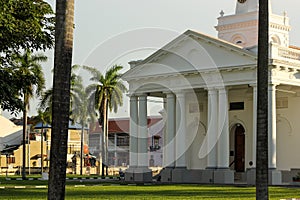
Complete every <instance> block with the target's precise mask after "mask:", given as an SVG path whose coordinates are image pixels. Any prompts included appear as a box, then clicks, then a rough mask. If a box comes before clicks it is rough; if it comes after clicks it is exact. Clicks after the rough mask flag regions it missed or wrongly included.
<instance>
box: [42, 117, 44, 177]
mask: <svg viewBox="0 0 300 200" xmlns="http://www.w3.org/2000/svg"><path fill="white" fill-rule="evenodd" d="M43 136H44V122H42V129H41V174H42V175H43V171H44V141H43V140H44V137H43Z"/></svg>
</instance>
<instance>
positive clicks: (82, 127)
mask: <svg viewBox="0 0 300 200" xmlns="http://www.w3.org/2000/svg"><path fill="white" fill-rule="evenodd" d="M83 131H84V123H83V121H81V134H80V175H82V159H83Z"/></svg>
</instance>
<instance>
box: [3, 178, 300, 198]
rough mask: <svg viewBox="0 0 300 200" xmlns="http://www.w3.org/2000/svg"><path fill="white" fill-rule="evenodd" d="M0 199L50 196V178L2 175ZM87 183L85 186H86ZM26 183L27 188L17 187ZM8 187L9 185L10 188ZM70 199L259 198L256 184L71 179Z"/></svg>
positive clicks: (299, 192) (279, 190) (274, 194)
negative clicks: (123, 182)
mask: <svg viewBox="0 0 300 200" xmlns="http://www.w3.org/2000/svg"><path fill="white" fill-rule="evenodd" d="M0 182H1V183H0V188H1V187H4V186H6V188H4V189H0V199H1V200H2V199H3V200H4V199H47V188H35V186H43V187H45V186H47V181H38V180H35V181H6V180H5V179H1V178H0ZM83 184H84V185H85V186H83ZM14 186H26V188H14ZM7 187H8V188H7ZM269 193H270V199H274V200H275V199H276V200H279V199H289V198H300V188H285V187H270V190H269ZM66 199H88V200H90V199H122V200H126V199H130V200H134V199H214V200H218V199H219V200H221V199H222V200H223V199H236V200H237V199H240V200H244V199H245V200H246V199H247V200H249V199H255V187H241V186H240V187H232V186H207V185H147V186H136V185H120V184H112V183H101V182H97V181H96V182H95V181H92V182H80V181H68V182H67V186H66Z"/></svg>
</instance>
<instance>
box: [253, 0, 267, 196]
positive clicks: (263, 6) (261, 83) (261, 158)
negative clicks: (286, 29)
mask: <svg viewBox="0 0 300 200" xmlns="http://www.w3.org/2000/svg"><path fill="white" fill-rule="evenodd" d="M258 38H259V39H258V61H257V86H258V90H257V147H256V199H259V200H264V199H265V200H267V199H268V198H269V195H268V44H269V2H268V0H259V32H258Z"/></svg>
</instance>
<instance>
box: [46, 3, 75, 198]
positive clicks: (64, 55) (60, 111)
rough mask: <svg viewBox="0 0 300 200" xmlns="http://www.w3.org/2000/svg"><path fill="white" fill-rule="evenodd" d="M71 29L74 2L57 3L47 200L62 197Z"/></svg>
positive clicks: (68, 102)
mask: <svg viewBox="0 0 300 200" xmlns="http://www.w3.org/2000/svg"><path fill="white" fill-rule="evenodd" d="M73 29H74V0H57V1H56V22H55V55H54V77H53V101H52V102H53V103H52V104H53V106H52V135H51V152H50V172H49V182H48V199H49V200H52V199H53V200H54V199H55V200H57V199H64V198H65V185H66V167H67V147H68V124H69V109H70V79H71V65H72V50H73Z"/></svg>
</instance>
